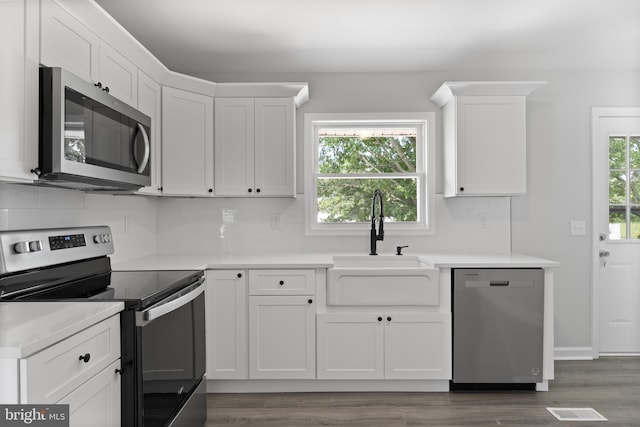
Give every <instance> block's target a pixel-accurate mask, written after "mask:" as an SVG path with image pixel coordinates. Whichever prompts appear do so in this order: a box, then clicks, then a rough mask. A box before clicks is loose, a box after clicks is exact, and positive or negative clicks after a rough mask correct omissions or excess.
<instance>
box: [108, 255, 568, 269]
mask: <svg viewBox="0 0 640 427" xmlns="http://www.w3.org/2000/svg"><path fill="white" fill-rule="evenodd" d="M335 255H366V254H359V253H309V254H300V253H297V254H267V255H259V254H257V255H203V254H195V255H184V254H158V255H152V256H147V257H144V258H137V259H133V260H129V261H124V262H120V263H114V264H113V265H112V268H113V269H114V270H206V269H220V270H223V269H245V268H246V269H256V268H283V269H284V268H331V267H333V256H335ZM406 255H417V256H419V257H420V258H421V259H424V260H425V261H427V262H429V263H431V264H433V265H434V266H435V267H438V268H538V267H542V268H551V267H557V266H558V263H557V262H555V261H550V260H548V259H543V258H536V257H531V256H528V255H523V254H516V253H509V254H498V255H458V254H436V253H422V254H409V253H407V254H406ZM381 256H394V255H393V254H381Z"/></svg>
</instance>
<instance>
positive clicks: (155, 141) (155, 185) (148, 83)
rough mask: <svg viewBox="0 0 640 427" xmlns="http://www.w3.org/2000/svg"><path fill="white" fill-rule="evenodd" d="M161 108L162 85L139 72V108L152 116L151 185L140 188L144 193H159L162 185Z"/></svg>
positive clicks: (150, 136)
mask: <svg viewBox="0 0 640 427" xmlns="http://www.w3.org/2000/svg"><path fill="white" fill-rule="evenodd" d="M161 108H162V91H161V88H160V85H159V84H158V83H156V82H155V81H154V80H153V79H151V77H149V76H147V75H146V74H144V73H143V72H142V71H139V72H138V109H139V110H140V111H142V112H143V113H144V114H146V115H147V116H149V117H151V135H149V138H150V140H151V141H150V142H151V157H150V158H149V162H150V163H151V185H150V186H149V187H144V188H141V189H140V190H138V192H140V193H144V194H158V193H159V192H160V187H162V177H161V171H162V169H161V166H162V165H161V159H162V156H161V152H160V149H161V145H160V144H161V141H162V136H161V130H162V126H161V121H162V120H161V111H162V110H161Z"/></svg>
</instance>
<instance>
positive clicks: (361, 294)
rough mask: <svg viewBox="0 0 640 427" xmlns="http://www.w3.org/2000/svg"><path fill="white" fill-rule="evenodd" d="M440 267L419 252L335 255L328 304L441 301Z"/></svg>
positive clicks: (431, 302) (428, 303) (381, 304)
mask: <svg viewBox="0 0 640 427" xmlns="http://www.w3.org/2000/svg"><path fill="white" fill-rule="evenodd" d="M438 276H439V271H438V269H437V268H434V267H433V265H431V264H429V263H428V262H426V261H424V260H422V259H420V258H419V257H416V256H407V255H402V256H397V255H377V256H369V255H365V256H357V255H354V256H334V257H333V268H329V269H328V277H327V304H328V305H375V306H393V305H395V306H397V305H438V304H440V292H439V282H438Z"/></svg>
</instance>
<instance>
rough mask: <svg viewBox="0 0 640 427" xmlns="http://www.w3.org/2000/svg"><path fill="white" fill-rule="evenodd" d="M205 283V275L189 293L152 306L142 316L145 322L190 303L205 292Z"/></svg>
mask: <svg viewBox="0 0 640 427" xmlns="http://www.w3.org/2000/svg"><path fill="white" fill-rule="evenodd" d="M203 283H204V277H203V278H201V279H200V280H198V282H196V285H197V287H196V288H194V289H193V290H192V291H190V292H189V293H187V294H184V295H182V296H180V297H178V298H175V299H172V300H170V301H167V302H165V303H160V305H156V306H155V307H152V308H150V309H148V310H145V311H143V312H142V316H141V317H142V320H143V322H144V323H148V322H151V321H153V320H156V319H157V318H159V317H162V316H164V315H165V314H168V313H171V312H172V311H175V310H177V309H179V308H180V307H182V306H185V305H187V304H189V303H190V302H191V301H193V300H194V299H196V298H197V297H199V296H200V294H202V293H203V292H204V286H202V284H203Z"/></svg>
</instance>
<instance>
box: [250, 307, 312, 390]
mask: <svg viewBox="0 0 640 427" xmlns="http://www.w3.org/2000/svg"><path fill="white" fill-rule="evenodd" d="M315 317H316V309H315V302H314V299H313V296H302V295H286V296H251V297H249V377H250V378H252V379H313V378H315V373H316V364H315V361H316V360H315V355H316V334H315Z"/></svg>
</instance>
